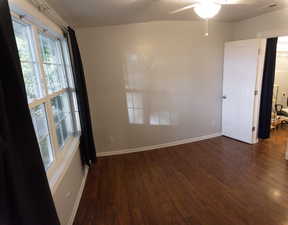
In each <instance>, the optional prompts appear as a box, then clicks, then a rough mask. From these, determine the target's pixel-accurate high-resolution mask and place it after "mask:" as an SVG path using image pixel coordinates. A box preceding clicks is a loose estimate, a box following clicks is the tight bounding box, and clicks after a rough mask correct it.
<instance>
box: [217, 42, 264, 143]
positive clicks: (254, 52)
mask: <svg viewBox="0 0 288 225" xmlns="http://www.w3.org/2000/svg"><path fill="white" fill-rule="evenodd" d="M264 51H265V40H261V39H251V40H243V41H233V42H227V43H225V52H224V73H223V97H222V99H223V104H222V133H223V135H224V136H227V137H231V138H234V139H237V140H240V141H243V142H247V143H250V144H253V143H256V142H257V135H256V134H257V127H258V118H259V105H260V93H261V83H262V74H263V65H264V63H263V62H264Z"/></svg>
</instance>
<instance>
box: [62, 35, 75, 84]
mask: <svg viewBox="0 0 288 225" xmlns="http://www.w3.org/2000/svg"><path fill="white" fill-rule="evenodd" d="M62 49H63V55H64V62H65V67H66V72H67V79H68V85H69V87H70V88H74V87H75V86H74V79H73V72H72V66H71V60H70V54H69V49H68V44H67V40H66V39H64V40H63V41H62Z"/></svg>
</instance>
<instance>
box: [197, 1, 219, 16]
mask: <svg viewBox="0 0 288 225" xmlns="http://www.w3.org/2000/svg"><path fill="white" fill-rule="evenodd" d="M220 9H221V5H220V4H217V3H214V2H210V1H205V2H201V3H198V4H197V5H196V6H195V7H194V11H195V13H196V14H197V15H198V16H200V17H201V18H203V19H210V18H212V17H214V16H216V15H217V14H218V13H219V11H220Z"/></svg>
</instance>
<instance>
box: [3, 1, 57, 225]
mask: <svg viewBox="0 0 288 225" xmlns="http://www.w3.org/2000/svg"><path fill="white" fill-rule="evenodd" d="M0 15H1V20H0V62H1V74H0V191H1V192H0V225H60V223H59V219H58V217H57V214H56V210H55V206H54V203H53V199H52V195H51V192H50V188H49V184H48V180H47V177H46V172H45V169H44V166H43V163H42V159H41V155H40V150H39V146H38V142H37V138H36V134H35V132H34V128H33V124H32V119H31V116H30V111H29V107H28V102H27V98H26V92H25V86H24V80H23V75H22V71H21V64H20V59H19V55H18V50H17V46H16V40H15V37H14V31H13V27H12V20H11V16H10V10H9V6H8V2H7V0H0Z"/></svg>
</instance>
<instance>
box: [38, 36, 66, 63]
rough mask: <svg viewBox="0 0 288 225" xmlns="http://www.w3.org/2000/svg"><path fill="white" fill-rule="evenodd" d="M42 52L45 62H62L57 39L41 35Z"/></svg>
mask: <svg viewBox="0 0 288 225" xmlns="http://www.w3.org/2000/svg"><path fill="white" fill-rule="evenodd" d="M40 42H41V54H42V58H43V61H44V62H45V63H54V64H60V62H61V61H60V58H59V52H58V51H59V49H58V46H57V40H53V39H51V38H48V37H46V36H44V35H42V34H41V35H40Z"/></svg>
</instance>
